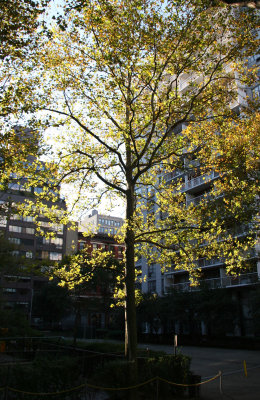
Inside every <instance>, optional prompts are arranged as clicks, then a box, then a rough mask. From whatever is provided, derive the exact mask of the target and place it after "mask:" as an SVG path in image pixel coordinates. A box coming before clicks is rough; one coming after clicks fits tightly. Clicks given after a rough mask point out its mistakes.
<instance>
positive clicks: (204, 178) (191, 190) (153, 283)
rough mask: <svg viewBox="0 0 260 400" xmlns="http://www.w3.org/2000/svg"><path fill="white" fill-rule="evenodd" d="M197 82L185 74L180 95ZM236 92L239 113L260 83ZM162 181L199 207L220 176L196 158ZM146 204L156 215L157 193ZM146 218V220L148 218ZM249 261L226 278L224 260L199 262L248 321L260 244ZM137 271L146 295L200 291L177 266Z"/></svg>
mask: <svg viewBox="0 0 260 400" xmlns="http://www.w3.org/2000/svg"><path fill="white" fill-rule="evenodd" d="M248 62H249V65H250V66H252V65H259V68H260V55H259V54H258V55H254V56H253V57H252V58H251V59H250V60H249V61H248ZM259 77H260V76H259ZM196 79H198V80H199V79H200V77H194V76H192V77H191V76H189V75H187V74H183V76H182V77H181V79H180V82H179V88H180V92H181V93H185V90H186V88H187V87H188V85H189V83H190V82H191V80H193V81H195V80H196ZM237 91H238V96H237V100H236V101H234V102H233V103H232V104H231V105H230V107H231V108H232V109H233V111H234V112H236V113H239V112H240V106H241V104H242V105H243V104H245V101H246V98H247V97H249V98H251V99H253V98H255V97H259V96H260V81H258V82H256V84H255V85H254V87H250V88H249V87H244V86H239V87H238V88H237ZM185 127H186V126H185V125H184V124H183V126H180V127H179V133H180V134H181V131H182V130H183V129H185ZM189 164H190V161H189ZM160 178H163V179H164V181H165V183H166V185H171V184H172V185H173V184H174V183H175V182H176V181H177V180H178V181H179V182H180V181H182V187H181V191H182V193H184V195H185V202H186V206H187V207H188V206H189V205H191V204H193V205H194V206H197V205H199V203H200V202H201V201H202V200H205V199H206V198H207V197H209V196H208V195H209V191H210V189H211V188H212V185H213V183H214V181H215V180H217V179H219V174H218V173H217V172H215V171H211V172H210V173H208V174H206V175H205V174H202V173H201V172H200V165H199V161H198V160H196V159H195V160H193V169H190V168H188V169H185V159H184V168H183V170H176V171H173V172H169V173H164V172H162V173H161V175H160V176H158V180H160ZM144 197H145V196H144ZM146 202H147V209H148V210H149V209H150V207H149V204H148V203H149V202H151V204H152V207H154V210H153V212H155V211H156V193H155V191H154V190H152V191H151V194H150V197H147V199H146ZM149 211H150V210H149ZM145 213H146V211H145ZM144 217H145V219H146V218H147V215H145V216H144ZM232 232H233V235H234V236H235V237H236V238H241V240H242V239H243V237H246V235H248V226H245V225H242V224H241V225H239V226H236V227H232ZM249 260H250V263H251V268H250V271H247V272H242V273H241V274H239V275H237V276H230V275H227V273H226V265H225V258H224V257H212V258H210V259H208V258H200V259H198V260H196V264H197V267H198V268H200V269H201V271H202V272H201V279H200V280H201V281H203V283H204V284H206V285H207V287H208V288H210V289H216V288H228V289H230V290H232V293H233V296H234V297H235V298H238V299H239V303H240V306H241V312H242V314H243V315H244V318H245V320H247V319H250V318H248V294H249V292H250V290H251V289H252V288H254V287H255V285H256V284H257V283H258V282H259V279H260V260H259V245H256V247H255V248H252V249H251V251H250V257H249ZM136 268H137V270H138V271H140V276H141V284H140V283H139V284H137V285H139V287H140V289H141V290H142V292H143V293H151V294H152V293H156V294H157V295H159V296H164V295H166V294H167V293H169V292H170V291H171V290H172V289H175V290H178V291H183V292H187V291H193V290H199V286H192V285H191V282H190V279H189V273H188V272H187V271H185V270H181V269H175V267H174V265H172V267H171V268H169V269H167V270H164V271H163V270H162V268H161V265H159V264H157V263H156V262H154V263H148V262H147V260H146V259H145V258H143V257H141V258H139V260H138V261H137V262H136ZM249 325H250V321H249V323H248V326H247V323H245V328H244V329H243V332H240V334H243V335H246V334H251V329H250V326H249Z"/></svg>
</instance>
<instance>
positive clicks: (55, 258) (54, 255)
mask: <svg viewBox="0 0 260 400" xmlns="http://www.w3.org/2000/svg"><path fill="white" fill-rule="evenodd" d="M61 259H62V254H61V253H56V252H54V251H51V252H50V260H52V261H61Z"/></svg>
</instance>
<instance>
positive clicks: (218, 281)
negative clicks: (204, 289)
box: [170, 272, 259, 292]
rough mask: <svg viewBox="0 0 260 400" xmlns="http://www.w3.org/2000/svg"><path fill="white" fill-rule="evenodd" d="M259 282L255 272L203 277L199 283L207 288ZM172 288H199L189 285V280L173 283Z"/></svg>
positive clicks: (186, 289) (184, 289)
mask: <svg viewBox="0 0 260 400" xmlns="http://www.w3.org/2000/svg"><path fill="white" fill-rule="evenodd" d="M258 282H259V276H258V274H257V272H252V273H248V274H241V275H239V276H224V277H221V278H212V279H204V280H203V281H201V283H203V284H206V285H207V286H208V288H209V289H218V288H229V287H234V286H246V285H254V284H256V283H258ZM170 287H171V288H172V289H175V290H179V291H182V292H190V291H196V290H200V286H199V285H198V286H191V285H190V282H181V283H175V284H173V285H171V286H170Z"/></svg>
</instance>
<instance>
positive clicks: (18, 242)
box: [8, 238, 21, 244]
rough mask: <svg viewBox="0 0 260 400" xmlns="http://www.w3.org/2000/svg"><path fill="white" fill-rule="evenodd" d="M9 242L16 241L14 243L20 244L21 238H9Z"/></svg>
mask: <svg viewBox="0 0 260 400" xmlns="http://www.w3.org/2000/svg"><path fill="white" fill-rule="evenodd" d="M8 240H9V242H11V243H14V244H20V243H21V239H20V238H8Z"/></svg>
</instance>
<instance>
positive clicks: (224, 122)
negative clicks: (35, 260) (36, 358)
mask: <svg viewBox="0 0 260 400" xmlns="http://www.w3.org/2000/svg"><path fill="white" fill-rule="evenodd" d="M256 18H257V17H256V15H255V14H254V12H253V11H248V12H245V11H243V10H241V11H239V12H233V11H231V9H230V8H229V7H226V6H225V5H223V4H222V3H218V4H216V6H215V7H211V2H210V1H207V0H203V1H198V0H196V1H194V0H188V1H187V0H185V1H184V0H176V1H162V2H158V1H152V0H131V1H124V0H114V1H103V0H92V1H87V0H86V1H77V0H75V1H72V2H71V3H69V4H68V3H67V4H66V7H65V10H64V17H63V18H62V23H61V24H60V25H59V24H57V25H56V26H53V29H52V32H51V35H52V36H51V40H49V41H48V40H47V39H46V40H45V41H44V42H43V43H42V46H41V47H39V51H38V55H37V57H35V70H34V74H33V75H32V76H30V79H31V82H33V84H34V86H35V88H37V89H36V90H35V96H33V93H31V96H30V99H28V103H27V106H28V107H30V108H31V109H34V110H35V111H37V112H38V114H37V115H38V116H41V115H43V116H44V118H46V115H47V116H48V117H49V118H50V120H49V124H51V123H53V124H54V125H61V126H62V129H60V130H59V131H58V133H57V134H54V133H53V131H50V132H51V134H52V139H53V140H54V139H56V141H57V144H56V147H54V152H55V151H56V155H55V154H54V157H55V160H56V162H57V167H58V168H57V170H56V172H55V171H54V170H52V178H53V177H54V176H55V178H56V179H57V182H58V184H60V183H62V182H63V183H65V184H67V185H70V187H73V190H72V192H73V195H74V200H75V201H79V202H80V198H81V203H80V204H81V205H82V207H85V209H89V208H90V207H91V204H93V197H94V196H97V197H99V199H100V198H102V196H103V195H104V194H105V195H106V196H108V197H110V198H112V199H118V198H121V199H122V200H123V201H124V204H125V212H126V222H125V225H124V228H123V230H122V231H121V240H123V241H124V242H125V245H126V250H125V274H124V284H125V291H124V299H125V311H126V319H125V320H126V330H125V343H126V354H127V356H128V359H129V360H131V361H135V359H136V347H137V336H136V311H135V306H136V304H135V301H136V299H135V279H136V275H135V257H136V248H137V249H138V251H139V250H140V249H142V247H143V248H144V253H145V255H146V256H148V257H152V258H154V257H157V258H158V260H159V261H160V262H161V263H162V264H164V263H165V264H167V265H169V264H170V263H172V262H174V263H175V264H176V265H178V266H179V267H180V266H181V265H182V259H183V260H184V263H183V268H186V269H187V270H188V271H190V272H193V271H194V257H197V256H198V253H199V251H200V250H199V248H201V244H202V241H203V240H204V241H205V242H209V241H211V240H212V238H213V237H214V239H215V240H214V243H215V245H213V243H210V244H211V247H209V249H208V251H209V252H211V255H212V254H213V253H214V252H217V251H218V250H217V248H218V247H217V245H216V243H217V242H218V240H217V239H218V237H219V235H220V234H221V229H222V228H221V227H222V223H223V221H222V220H221V218H219V219H218V220H217V221H216V223H215V225H214V222H213V218H211V211H210V209H208V208H207V207H206V206H205V210H207V213H206V214H205V213H204V212H202V211H201V209H200V208H195V207H194V206H192V205H191V206H189V207H188V208H187V207H186V204H184V203H185V199H184V192H183V190H182V186H181V185H182V184H183V183H182V182H181V181H180V180H177V184H174V185H175V187H173V186H171V185H167V184H166V180H165V178H163V174H164V173H168V172H170V173H173V172H174V171H176V170H177V169H182V170H183V171H185V172H187V171H189V170H191V167H192V162H193V160H194V159H196V158H200V159H201V160H202V158H203V157H205V160H204V161H203V163H202V164H201V167H200V168H201V169H202V170H203V168H205V171H206V172H205V173H207V172H208V171H209V170H210V169H211V168H215V167H216V170H217V171H218V173H219V174H220V175H221V176H222V179H220V180H219V183H218V184H217V183H216V187H215V189H214V190H215V193H216V194H215V197H217V193H218V190H220V191H221V190H222V186H221V183H222V182H223V185H225V188H226V189H223V191H225V190H228V191H229V189H230V191H232V189H234V190H233V194H234V195H235V196H236V195H237V196H238V200H237V206H236V207H234V211H235V212H236V213H238V214H241V215H243V218H244V220H245V221H246V220H247V219H249V214H250V217H251V215H253V214H254V211H253V210H252V213H251V212H250V213H247V211H246V210H245V209H246V204H247V203H248V201H249V197H250V196H251V199H252V198H253V196H254V190H255V189H254V183H253V179H251V176H250V174H248V171H249V170H250V171H251V169H250V168H251V165H252V170H253V168H254V161H253V160H254V157H255V152H254V149H255V147H254V148H253V149H252V151H251V150H249V152H248V153H245V152H246V151H247V149H248V148H250V140H251V137H250V131H248V135H247V136H246V137H245V138H244V137H242V136H241V135H240V136H239V133H240V130H239V125H240V123H241V124H247V122H244V120H243V118H242V119H241V120H240V119H238V118H237V115H236V114H235V113H233V112H232V111H231V108H230V104H231V103H232V102H234V101H236V100H237V96H238V87H239V86H241V87H242V88H245V87H246V86H247V85H250V84H251V83H252V82H253V81H254V71H253V69H252V70H249V69H248V68H247V65H246V59H247V57H249V56H250V55H252V54H253V53H254V52H255V49H256V47H257V43H256V40H255V36H254V32H255V30H254V28H255V27H256V23H257V21H256ZM248 112H249V113H250V110H249V111H248ZM248 121H250V122H251V123H252V124H253V123H256V122H254V121H253V120H252V119H250V118H249V120H248ZM257 121H258V124H259V119H258V120H257ZM233 124H234V126H235V127H236V128H233ZM248 124H249V122H248ZM185 126H186V127H187V129H186V130H182V134H180V132H181V128H183V127H185ZM226 129H227V132H228V135H227V137H226V136H225V132H226ZM249 129H251V128H250V127H249ZM254 129H255V132H257V127H256V125H255V128H254ZM237 135H238V136H237ZM54 136H55V138H54ZM255 136H256V134H254V137H255ZM233 141H234V142H237V146H238V147H239V146H240V147H239V148H241V152H242V153H243V154H244V155H245V157H244V159H242V158H241V159H240V158H239V157H236V158H235V160H234V163H235V164H233V155H232V151H233V149H232V146H231V143H232V142H233ZM255 142H256V137H255V141H254V146H255V145H256V143H255ZM211 146H213V151H212V152H211ZM226 147H227V149H228V153H226ZM221 157H222V158H221ZM222 159H223V162H222ZM186 160H187V161H186ZM240 163H242V165H243V168H244V169H243V171H244V175H243V182H244V186H243V193H241V191H240V190H237V191H236V190H235V189H236V182H239V174H240V173H242V172H243V171H241V169H240ZM222 166H223V170H222ZM248 169H249V170H248ZM160 176H162V178H160ZM233 176H234V178H231V177H233ZM233 179H234V180H233ZM232 182H234V184H233V187H232V188H230V186H232ZM218 185H220V186H219V187H218ZM247 185H248V187H249V188H250V193H248V192H247ZM153 189H154V194H153V197H154V200H153V201H154V203H156V204H155V207H156V210H157V211H156V212H149V202H148V203H147V201H146V200H147V196H148V195H146V194H145V191H146V193H148V194H149V193H150V192H151V191H152V190H153ZM233 194H232V195H233ZM244 196H245V200H244ZM248 196H249V197H248ZM148 197H149V196H148ZM234 201H236V200H234ZM232 202H233V200H232V198H230V199H229V202H228V203H227V208H228V212H229V213H230V218H231V219H232V215H233V213H232V212H233V206H232ZM202 204H204V203H202ZM210 204H213V203H210ZM224 204H225V203H224ZM147 207H148V209H147ZM221 207H222V206H221ZM147 210H148V212H147ZM212 210H213V215H214V212H215V211H214V210H215V208H214V207H213V208H212ZM143 211H144V212H143ZM243 211H246V212H245V213H244V212H243ZM223 212H224V211H223ZM216 213H217V211H216V212H215V214H216ZM155 214H156V215H155ZM163 214H164V216H163ZM222 215H223V216H224V214H222ZM246 215H247V216H246ZM214 216H215V215H214ZM234 218H236V216H235V217H234ZM214 229H215V230H216V231H217V233H218V234H217V235H216V234H215V233H214V234H213V231H214ZM194 232H196V233H195V236H193V234H194ZM203 238H204V239H203ZM191 239H194V240H193V244H192V247H193V248H194V251H193V252H192V253H191V254H190V255H189V250H190V248H191V244H190V240H191ZM223 243H226V250H225V251H228V250H229V249H231V248H232V246H231V245H230V246H229V245H228V244H229V241H228V240H223ZM147 244H149V246H147ZM223 248H224V246H223ZM195 249H198V250H197V253H196V251H195ZM233 253H235V252H233ZM188 255H189V257H190V259H189V262H188V260H187V256H188ZM235 256H236V254H234V257H235ZM172 260H173V261H172Z"/></svg>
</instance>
